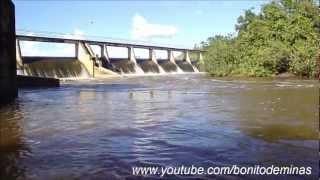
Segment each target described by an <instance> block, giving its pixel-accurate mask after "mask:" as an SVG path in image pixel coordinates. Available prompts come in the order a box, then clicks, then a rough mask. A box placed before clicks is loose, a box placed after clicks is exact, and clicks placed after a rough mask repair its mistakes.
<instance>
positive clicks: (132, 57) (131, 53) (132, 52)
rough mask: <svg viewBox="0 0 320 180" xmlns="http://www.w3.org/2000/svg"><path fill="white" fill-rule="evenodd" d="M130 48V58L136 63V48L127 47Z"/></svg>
mask: <svg viewBox="0 0 320 180" xmlns="http://www.w3.org/2000/svg"><path fill="white" fill-rule="evenodd" d="M127 48H128V59H129V60H130V61H132V62H134V63H136V57H135V55H134V49H133V47H127Z"/></svg>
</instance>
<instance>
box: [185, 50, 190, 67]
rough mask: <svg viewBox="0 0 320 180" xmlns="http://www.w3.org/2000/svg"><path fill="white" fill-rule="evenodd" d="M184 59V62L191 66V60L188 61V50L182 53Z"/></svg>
mask: <svg viewBox="0 0 320 180" xmlns="http://www.w3.org/2000/svg"><path fill="white" fill-rule="evenodd" d="M184 58H185V61H187V62H188V63H190V64H191V60H190V56H189V51H188V50H186V51H184Z"/></svg>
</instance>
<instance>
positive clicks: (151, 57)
mask: <svg viewBox="0 0 320 180" xmlns="http://www.w3.org/2000/svg"><path fill="white" fill-rule="evenodd" d="M149 59H151V61H153V62H154V63H155V64H158V61H157V58H156V55H155V52H154V49H152V48H150V49H149Z"/></svg>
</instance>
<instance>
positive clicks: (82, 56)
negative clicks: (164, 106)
mask: <svg viewBox="0 0 320 180" xmlns="http://www.w3.org/2000/svg"><path fill="white" fill-rule="evenodd" d="M23 42H37V43H43V42H44V43H55V44H72V45H73V49H72V50H73V51H74V56H73V57H59V56H58V55H57V56H41V55H36V56H25V55H24V54H23V53H22V50H23V46H21V43H23ZM94 47H95V48H94ZM110 47H116V48H119V47H120V48H123V49H126V52H125V53H124V55H125V58H119V57H112V56H110V50H109V48H110ZM94 49H95V50H96V51H94ZM136 49H143V50H145V51H147V52H148V53H147V54H148V56H147V57H140V56H136V54H135V50H136ZM97 50H98V52H97ZM157 50H161V51H164V52H166V57H165V58H163V57H162V58H157V56H156V51H157ZM174 52H178V53H180V55H179V56H178V57H175V56H174ZM202 53H203V51H201V50H197V49H186V48H174V47H165V46H156V45H144V44H136V43H119V42H107V41H95V40H79V39H70V38H61V37H47V36H30V35H17V36H16V59H17V74H19V75H27V76H37V77H53V78H80V77H84V78H89V77H97V78H103V77H110V75H113V76H119V75H129V74H133V75H144V74H172V73H185V72H188V73H192V72H199V70H198V64H199V63H201V62H202Z"/></svg>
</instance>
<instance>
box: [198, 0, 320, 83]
mask: <svg viewBox="0 0 320 180" xmlns="http://www.w3.org/2000/svg"><path fill="white" fill-rule="evenodd" d="M235 28H236V31H237V35H236V36H234V35H233V36H232V35H229V36H215V37H210V38H208V39H207V41H206V42H202V43H201V48H202V49H204V50H206V51H207V52H206V53H205V54H204V60H203V62H200V67H201V68H202V70H204V71H207V72H208V73H209V74H211V75H214V76H238V75H239V76H257V77H267V76H273V75H277V74H281V73H290V74H294V75H296V76H304V77H310V78H312V77H316V76H317V73H318V71H319V68H318V67H317V66H318V65H319V63H318V62H317V59H318V57H320V10H319V7H318V6H317V4H316V2H315V1H312V0H277V1H273V2H271V3H268V4H265V5H264V6H263V7H262V9H261V12H260V13H259V14H255V13H254V12H253V11H252V9H250V10H246V11H245V13H244V15H242V16H240V17H239V18H238V22H237V24H236V27H235Z"/></svg>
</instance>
